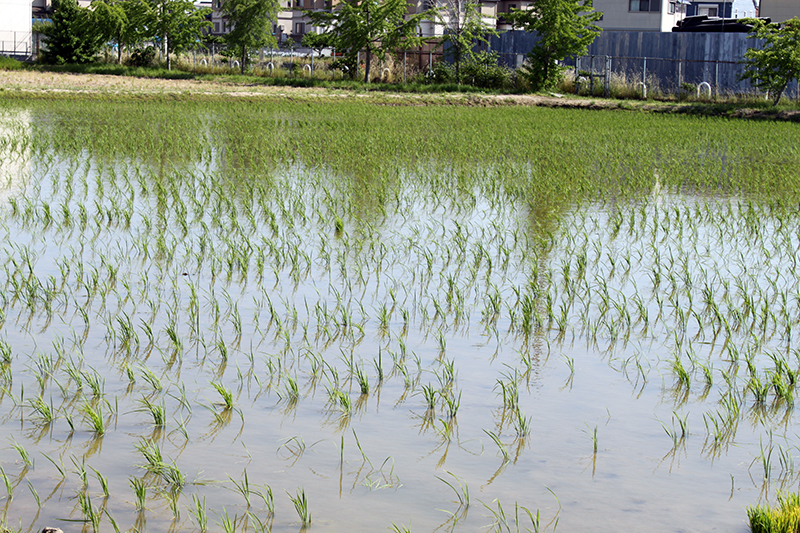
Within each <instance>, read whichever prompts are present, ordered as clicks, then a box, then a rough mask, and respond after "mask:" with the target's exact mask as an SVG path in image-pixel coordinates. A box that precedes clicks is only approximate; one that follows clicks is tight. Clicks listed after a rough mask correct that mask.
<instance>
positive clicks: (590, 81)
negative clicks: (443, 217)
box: [589, 56, 594, 96]
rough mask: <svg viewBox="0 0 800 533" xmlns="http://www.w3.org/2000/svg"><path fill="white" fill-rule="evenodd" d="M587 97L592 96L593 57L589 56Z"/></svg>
mask: <svg viewBox="0 0 800 533" xmlns="http://www.w3.org/2000/svg"><path fill="white" fill-rule="evenodd" d="M589 96H594V56H589Z"/></svg>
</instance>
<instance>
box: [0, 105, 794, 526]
mask: <svg viewBox="0 0 800 533" xmlns="http://www.w3.org/2000/svg"><path fill="white" fill-rule="evenodd" d="M81 105H84V106H86V108H85V109H84V112H83V113H78V112H70V111H68V110H65V109H64V108H63V106H59V105H54V106H52V108H51V107H50V106H49V105H48V104H45V103H40V104H38V105H32V106H28V107H24V106H19V105H16V104H15V105H11V104H5V107H3V108H2V111H3V113H2V115H1V119H0V124H2V126H0V139H2V141H3V143H2V145H0V146H2V151H0V159H1V160H2V161H3V163H2V170H0V185H2V188H1V190H0V198H2V205H0V213H2V214H1V215H0V217H1V218H2V227H0V235H2V243H3V244H2V246H0V256H1V257H2V265H3V270H2V272H0V290H2V301H0V310H2V329H1V330H0V337H1V338H2V340H3V343H2V348H3V350H0V387H2V388H1V389H0V390H1V391H2V392H0V421H1V422H0V423H1V424H2V430H1V431H0V432H1V433H2V435H3V437H2V439H0V467H2V475H3V476H4V479H5V484H4V485H2V486H0V497H3V498H4V499H3V502H2V505H4V507H3V512H4V519H5V521H6V523H7V524H8V525H10V526H12V527H17V526H19V527H20V528H21V529H22V530H23V531H36V530H39V529H41V528H42V527H43V526H45V525H59V526H60V527H62V528H63V529H64V530H65V531H77V530H78V529H86V530H91V529H92V527H97V528H99V529H100V530H102V531H112V530H114V528H115V525H116V527H119V528H120V529H121V530H126V529H136V530H139V531H144V530H150V531H167V530H169V531H188V530H199V529H201V525H202V524H203V522H204V518H203V515H206V519H207V523H208V525H209V528H210V529H212V530H224V529H226V528H235V529H237V530H251V529H254V530H259V529H266V530H270V529H271V530H272V531H296V530H297V529H298V528H300V527H301V526H302V523H301V514H300V513H299V512H297V510H296V508H295V505H294V504H293V501H292V498H296V497H298V496H299V495H300V494H301V493H304V494H305V497H306V498H307V505H308V511H309V512H310V519H311V526H312V527H313V528H315V529H319V530H324V531H379V530H386V529H387V528H392V527H393V528H394V530H396V531H404V530H405V529H403V528H408V530H412V531H435V530H442V531H443V530H454V529H455V530H462V531H476V530H479V529H482V528H485V529H489V530H497V531H511V530H517V527H519V530H525V529H526V528H527V529H529V530H531V531H533V530H535V529H536V528H539V530H545V529H548V530H560V531H577V530H592V531H608V532H612V531H620V530H625V529H631V530H640V529H642V527H643V525H645V524H646V528H647V529H648V530H649V531H665V532H667V531H669V532H674V531H717V530H724V531H728V532H731V531H745V530H746V529H747V526H746V522H745V520H746V513H745V507H746V506H748V505H753V504H755V503H756V502H759V501H763V500H769V499H770V498H771V497H772V495H774V493H775V490H777V489H780V488H786V489H791V488H792V487H794V484H795V482H796V475H797V473H796V470H795V466H794V459H793V457H794V456H795V455H797V453H798V452H797V439H796V436H795V429H794V424H795V423H796V412H795V409H794V403H793V393H794V387H795V381H794V377H795V375H796V372H797V368H798V363H799V362H798V357H797V351H796V348H795V346H794V335H793V328H794V327H795V326H796V324H797V317H798V310H799V309H798V306H799V305H800V297H798V295H799V294H800V286H799V285H798V280H797V277H796V276H795V273H794V271H795V267H796V253H797V249H798V247H799V246H800V240H798V230H799V229H800V217H798V213H797V212H796V207H795V208H794V210H792V209H791V208H782V209H776V208H775V206H774V204H772V203H770V202H771V201H772V200H770V199H769V198H767V199H766V200H765V199H764V197H762V196H758V195H754V194H750V193H744V192H741V191H729V190H717V191H716V192H713V193H712V192H709V191H704V192H699V191H697V190H693V191H689V190H686V189H681V188H680V187H677V186H673V185H671V184H670V183H671V182H670V174H669V173H670V171H669V170H668V168H669V160H668V156H667V155H665V154H661V155H660V159H659V160H658V161H655V160H654V161H653V162H651V164H650V165H649V166H648V165H646V164H645V163H644V162H642V161H640V160H636V161H635V163H633V162H631V163H630V165H629V167H630V168H633V167H636V168H639V167H642V168H644V170H643V172H644V176H645V177H644V178H642V177H641V176H639V177H638V178H637V179H640V180H644V181H643V182H642V183H644V184H645V185H642V184H641V183H640V184H639V185H638V186H637V187H638V188H637V189H636V191H635V192H634V193H630V194H626V195H620V196H617V193H618V192H619V191H618V189H617V187H616V186H614V187H609V191H610V192H609V193H608V197H603V198H587V197H582V196H580V195H575V196H567V197H564V198H558V199H557V201H556V200H553V198H554V197H550V196H546V197H539V200H538V201H533V200H531V199H530V198H527V197H524V196H522V195H523V192H521V191H520V189H521V187H519V186H518V185H515V183H514V181H513V180H512V179H510V178H508V183H504V184H503V183H500V182H501V180H503V179H506V178H503V177H502V176H503V175H505V174H507V173H509V172H510V173H514V172H517V173H519V176H528V177H529V178H530V177H531V175H532V174H534V173H535V172H538V171H537V170H536V169H535V168H534V167H535V166H536V165H535V164H534V163H535V161H534V163H532V162H531V161H532V159H531V158H532V157H534V156H532V155H531V152H529V151H525V150H519V151H518V152H514V151H510V152H507V153H505V154H501V155H500V156H498V157H500V159H498V160H497V161H490V160H489V158H490V157H494V155H491V154H489V153H488V152H487V154H489V155H487V154H484V155H481V154H477V155H476V154H475V153H473V154H472V155H475V156H476V158H477V159H470V157H467V156H464V154H469V153H470V150H479V149H477V148H475V146H476V145H474V144H473V145H471V146H472V148H470V146H466V147H464V146H460V145H459V144H458V143H459V142H460V141H459V140H457V139H456V140H452V139H451V140H449V141H448V142H452V143H454V144H453V146H450V145H446V146H444V149H443V150H442V154H441V155H440V157H441V159H436V158H435V157H433V156H432V155H431V154H422V155H419V154H420V153H421V151H420V152H415V151H414V150H412V148H413V147H409V146H405V144H404V143H408V142H409V141H408V140H407V139H403V140H398V141H397V143H398V146H405V148H402V149H400V150H399V151H398V152H396V153H400V154H406V156H408V157H406V156H396V158H395V159H396V160H393V159H392V158H390V157H386V156H385V154H383V155H381V157H380V158H379V159H372V157H373V156H372V155H370V154H372V153H373V151H374V150H378V152H375V153H379V152H380V148H375V147H373V146H371V145H370V144H369V143H368V142H366V143H364V144H363V145H361V148H360V149H359V150H354V151H353V152H352V153H351V154H350V155H349V156H348V155H347V154H346V153H345V154H344V155H343V154H342V153H341V152H340V151H337V149H335V147H333V148H330V147H329V148H330V151H329V152H328V153H327V154H322V155H320V154H319V153H318V151H311V149H310V148H309V147H307V146H305V145H304V144H302V142H301V141H302V139H303V137H302V135H301V136H298V135H299V134H298V131H299V130H304V129H305V130H304V131H308V130H309V128H316V130H315V131H318V130H319V129H322V130H323V131H325V129H326V128H332V130H331V131H332V133H331V134H330V135H335V134H341V132H338V130H336V129H335V128H336V127H341V124H343V123H345V124H346V123H347V121H348V120H353V121H355V126H353V128H355V129H354V130H353V131H356V130H357V129H358V127H359V126H358V120H359V117H355V118H349V117H347V116H340V117H338V118H337V120H335V121H334V120H332V119H323V118H320V116H318V115H317V114H314V112H312V111H307V110H304V109H303V108H302V107H300V106H296V107H291V106H289V107H288V108H283V107H280V106H276V109H272V108H270V107H269V106H267V109H266V110H264V109H261V108H256V107H255V106H254V107H252V108H247V109H246V110H247V111H248V112H249V113H251V114H252V115H253V117H255V118H252V121H253V122H252V123H251V122H245V123H238V122H237V121H239V120H245V121H247V120H250V119H248V118H246V119H242V118H241V116H242V115H241V114H237V113H241V111H242V110H241V109H239V110H238V111H237V113H234V112H233V111H230V110H228V109H227V108H226V107H225V106H224V105H222V104H209V105H206V106H197V107H192V106H187V107H182V106H178V107H177V109H179V110H180V115H179V114H178V113H177V112H174V111H167V110H166V109H167V108H166V107H165V108H164V109H161V108H158V107H156V108H155V109H157V111H153V109H154V108H153V107H147V106H145V105H142V104H127V105H123V106H122V107H121V108H120V109H119V110H116V111H115V110H114V108H113V106H111V105H110V104H108V107H107V108H102V106H101V107H99V108H98V107H95V106H99V104H91V103H82V104H81ZM158 105H162V104H156V103H152V106H158ZM137 106H140V107H137ZM169 109H171V108H169ZM371 112H373V111H371ZM469 112H470V113H472V112H474V111H469ZM374 113H376V114H381V113H387V112H386V111H384V110H380V111H378V109H377V108H376V110H375V111H374ZM397 113H398V115H397V116H392V117H390V118H391V120H392V121H396V122H395V123H396V125H397V128H398V130H402V129H403V128H404V127H405V126H404V125H405V122H404V121H406V120H408V121H410V122H411V123H416V121H417V119H416V118H415V117H414V116H411V117H410V118H409V117H406V116H405V114H407V113H411V112H410V111H407V110H402V111H397ZM518 113H519V114H520V115H524V114H527V113H542V114H541V116H539V118H538V120H552V121H561V122H562V123H563V124H562V126H563V127H564V128H565V130H564V131H570V128H573V125H572V121H573V120H574V119H575V117H576V115H575V114H574V113H573V114H569V113H567V114H563V115H559V114H558V113H555V112H554V110H519V111H518ZM139 114H141V118H135V117H137V116H138V115H139ZM117 115H118V116H117ZM381 116H383V115H381ZM585 116H586V117H590V116H591V115H585ZM132 117H133V118H132ZM559 117H562V118H559ZM523 118H525V117H524V116H523ZM361 120H366V119H363V117H362V118H361ZM387 120H389V119H387ZM474 120H478V119H477V118H475V119H474ZM663 120H664V128H666V129H667V130H668V129H669V128H677V127H679V126H678V125H676V123H675V122H674V119H673V118H669V117H667V118H664V119H663ZM578 122H580V120H578ZM336 124H338V126H337V125H336ZM348 127H350V126H348ZM481 127H482V126H481ZM109 128H113V131H112V130H109ZM248 128H253V129H248ZM337 132H338V133H337ZM353 135H357V134H356V133H353ZM456 137H457V135H456ZM448 139H450V137H448ZM540 141H541V138H540ZM541 142H544V141H541ZM709 142H711V141H709ZM556 144H557V145H558V146H562V145H568V144H569V143H568V142H567V141H565V140H564V139H558V140H557V143H556ZM556 144H554V145H553V146H556ZM554 149H555V148H554ZM320 150H322V147H321V148H320ZM404 150H405V151H404ZM632 150H633V149H632ZM380 153H382V152H380ZM409 154H415V155H414V156H413V157H412V156H411V155H409ZM494 154H497V151H495V152H494ZM423 156H424V157H423ZM464 157H466V159H464V160H463V161H462V160H461V159H459V158H464ZM676 157H677V156H676ZM326 158H327V159H326ZM448 158H451V159H448ZM480 158H484V159H483V160H480V161H479V160H478V159H480ZM736 158H737V154H735V153H734V154H726V155H725V161H726V162H725V164H727V165H729V166H730V165H731V164H732V163H731V161H732V160H733V161H734V162H736V161H738V160H737V159H736ZM745 159H746V158H745V157H744V156H742V161H744V160H745ZM359 161H361V162H359ZM363 161H367V162H371V163H370V165H372V166H369V168H367V165H366V163H365V164H364V165H362V164H361V163H362V162H363ZM376 161H382V163H376ZM741 164H742V165H744V163H741ZM656 165H659V166H658V167H657V166H656ZM561 166H563V167H564V171H565V172H567V173H569V172H579V171H578V170H575V169H578V163H576V164H575V166H572V167H571V166H570V165H569V164H566V165H565V164H562V165H561ZM554 168H555V167H554ZM603 168H604V166H603V165H599V164H596V165H594V168H593V170H592V172H598V171H602V169H603ZM626 168H628V167H626ZM737 168H738V167H737ZM741 168H744V167H741ZM665 169H667V170H665ZM606 170H607V171H608V172H609V174H608V175H607V176H606V178H602V176H596V178H597V179H598V180H599V179H611V177H613V176H616V175H617V174H615V172H618V170H617V171H614V170H613V169H612V170H608V169H606ZM744 171H745V170H742V172H744ZM637 172H638V171H637ZM724 172H726V173H728V172H731V170H730V168H727V169H725V170H724ZM609 176H611V177H609ZM726 176H727V174H726ZM623 178H624V179H623ZM519 179H522V178H519ZM531 179H533V178H531ZM587 179H594V178H587ZM620 179H623V181H624V180H627V179H632V178H630V176H627V175H626V176H623V177H622V178H620ZM662 179H663V180H664V182H663V183H662ZM726 179H727V178H726ZM648 180H649V185H648V184H647V183H648ZM612 191H613V192H612ZM548 194H554V193H552V191H550V193H548ZM4 360H5V362H2V361H4ZM225 395H229V400H228V401H229V405H226V399H225ZM429 398H430V405H432V407H431V406H430V405H429V402H428V399H429ZM159 408H163V411H162V415H163V417H164V420H163V423H160V422H159V423H157V420H156V418H155V415H154V414H153V411H155V412H156V414H158V412H159ZM93 413H94V416H95V419H94V421H93V419H92V416H93V415H92V414H93ZM148 454H149V457H148ZM26 462H27V463H29V464H26ZM137 483H139V484H141V486H142V487H143V488H144V491H145V496H144V499H143V501H142V502H140V503H137V498H136V497H135V494H134V489H133V485H134V484H137ZM104 484H105V485H106V487H105V488H104ZM6 486H7V487H8V494H6V490H5V487H6ZM12 496H13V497H12ZM87 502H88V503H87ZM142 503H143V508H139V507H141V506H142ZM93 516H94V517H95V519H96V523H95V524H92V521H91V520H92V518H93Z"/></svg>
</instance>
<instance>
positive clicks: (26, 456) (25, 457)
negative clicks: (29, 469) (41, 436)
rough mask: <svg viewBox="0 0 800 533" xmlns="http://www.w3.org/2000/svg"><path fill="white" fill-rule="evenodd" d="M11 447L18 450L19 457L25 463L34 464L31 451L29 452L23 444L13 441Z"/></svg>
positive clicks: (27, 464)
mask: <svg viewBox="0 0 800 533" xmlns="http://www.w3.org/2000/svg"><path fill="white" fill-rule="evenodd" d="M11 447H12V448H14V449H15V450H17V453H18V454H19V458H20V459H21V460H22V463H23V464H24V465H26V466H33V459H32V458H31V456H30V453H28V450H26V449H25V447H24V446H23V445H22V444H20V443H18V442H17V441H12V442H11Z"/></svg>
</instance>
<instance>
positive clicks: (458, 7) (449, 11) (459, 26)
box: [435, 0, 497, 83]
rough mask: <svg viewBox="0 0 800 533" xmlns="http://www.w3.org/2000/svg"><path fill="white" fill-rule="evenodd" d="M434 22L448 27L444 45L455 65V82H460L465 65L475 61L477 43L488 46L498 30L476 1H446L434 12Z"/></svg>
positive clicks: (443, 39) (445, 32)
mask: <svg viewBox="0 0 800 533" xmlns="http://www.w3.org/2000/svg"><path fill="white" fill-rule="evenodd" d="M435 20H436V21H437V23H439V24H441V25H442V26H444V28H445V30H444V36H443V37H442V42H443V43H448V45H449V46H448V47H447V48H446V50H447V52H448V53H449V55H450V56H451V57H452V59H453V64H454V65H455V78H456V79H455V81H456V82H457V83H461V64H462V62H464V61H465V60H466V61H471V62H475V60H476V57H477V56H476V52H475V50H474V47H475V44H476V43H478V42H482V43H488V42H489V36H491V35H497V30H495V29H494V27H493V26H492V25H490V24H489V23H488V22H487V20H486V17H484V16H483V14H482V13H481V6H480V4H479V3H478V2H477V0H445V1H444V3H443V4H442V6H441V7H440V9H437V10H436V11H435Z"/></svg>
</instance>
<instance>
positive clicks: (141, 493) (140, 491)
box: [128, 477, 147, 511]
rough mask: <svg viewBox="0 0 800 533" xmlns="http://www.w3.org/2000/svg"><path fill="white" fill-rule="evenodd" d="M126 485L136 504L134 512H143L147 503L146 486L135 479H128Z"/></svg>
mask: <svg viewBox="0 0 800 533" xmlns="http://www.w3.org/2000/svg"><path fill="white" fill-rule="evenodd" d="M128 484H129V485H130V486H131V489H132V490H133V498H134V502H135V504H136V510H137V511H143V510H144V509H145V505H146V501H147V486H145V484H144V481H142V480H141V479H139V478H135V477H132V478H128Z"/></svg>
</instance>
